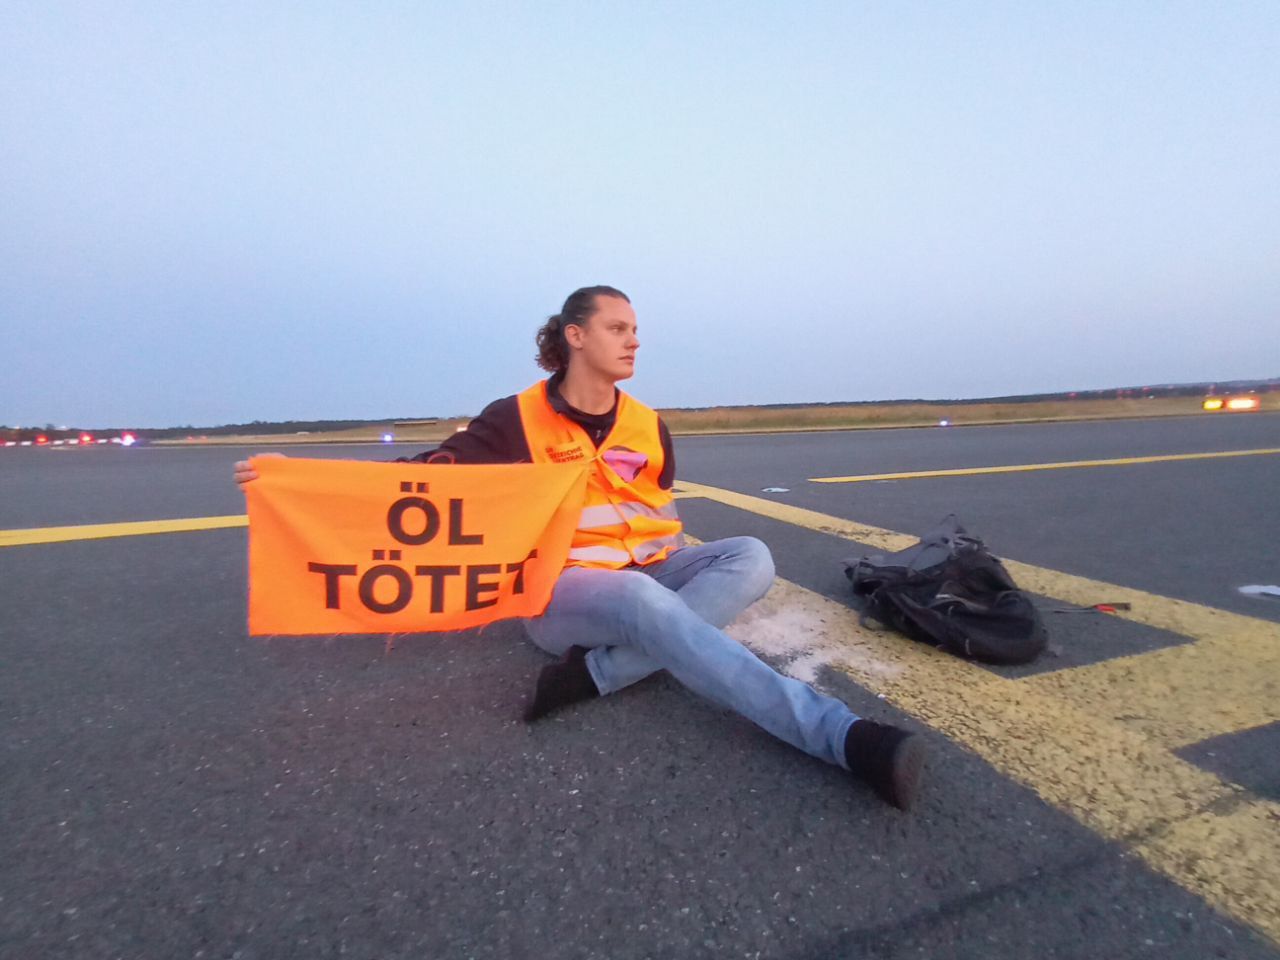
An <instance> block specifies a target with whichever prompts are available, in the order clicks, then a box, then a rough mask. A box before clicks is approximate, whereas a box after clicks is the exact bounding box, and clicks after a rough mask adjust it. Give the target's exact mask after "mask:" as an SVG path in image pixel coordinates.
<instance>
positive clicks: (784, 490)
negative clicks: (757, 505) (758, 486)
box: [760, 487, 791, 493]
mask: <svg viewBox="0 0 1280 960" xmlns="http://www.w3.org/2000/svg"><path fill="white" fill-rule="evenodd" d="M760 492H761V493H790V492H791V490H790V489H789V488H787V487H765V488H764V489H763V490H761V491H760Z"/></svg>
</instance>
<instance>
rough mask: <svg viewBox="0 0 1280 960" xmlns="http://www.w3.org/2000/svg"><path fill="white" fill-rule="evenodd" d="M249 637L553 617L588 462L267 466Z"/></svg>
mask: <svg viewBox="0 0 1280 960" xmlns="http://www.w3.org/2000/svg"><path fill="white" fill-rule="evenodd" d="M251 462H252V464H253V466H254V469H256V470H257V471H258V479H256V480H254V481H252V482H250V483H248V484H246V485H245V488H244V490H245V498H246V500H247V501H248V508H249V633H250V634H251V635H253V636H261V635H263V634H294V635H300V634H335V633H415V632H418V631H426V630H461V629H465V628H468V627H475V626H479V625H480V624H484V623H490V622H492V621H494V620H501V619H505V618H507V617H532V616H537V615H538V614H540V613H542V611H543V610H544V609H545V608H546V605H547V602H548V601H549V600H550V598H551V590H552V588H553V587H554V586H555V581H556V578H557V577H558V576H559V575H560V571H561V569H562V568H563V566H564V561H565V557H566V556H567V554H568V551H569V542H570V540H572V538H573V531H574V529H575V527H576V526H577V523H578V515H579V513H580V511H581V509H582V502H583V497H584V495H585V490H586V482H587V468H586V467H585V466H583V465H558V464H504V465H500V466H466V465H456V464H438V465H434V466H433V465H424V464H417V463H411V464H403V463H362V462H358V461H351V460H302V459H293V458H271V457H267V458H263V457H255V458H253V460H252V461H251Z"/></svg>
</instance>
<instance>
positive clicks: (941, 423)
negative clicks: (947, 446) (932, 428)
mask: <svg viewBox="0 0 1280 960" xmlns="http://www.w3.org/2000/svg"><path fill="white" fill-rule="evenodd" d="M938 426H940V427H949V426H951V421H950V420H939V421H938Z"/></svg>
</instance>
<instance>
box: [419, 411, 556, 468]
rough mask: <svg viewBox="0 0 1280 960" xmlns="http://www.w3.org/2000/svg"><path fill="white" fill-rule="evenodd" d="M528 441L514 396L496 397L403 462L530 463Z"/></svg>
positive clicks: (531, 458)
mask: <svg viewBox="0 0 1280 960" xmlns="http://www.w3.org/2000/svg"><path fill="white" fill-rule="evenodd" d="M532 460H533V457H532V456H530V454H529V443H528V441H526V440H525V438H524V427H522V426H521V424H520V407H519V405H518V403H517V401H516V398H515V396H514V395H513V396H510V397H503V398H502V399H501V400H495V401H493V403H491V404H489V405H488V406H487V407H485V408H484V410H482V411H481V412H480V416H478V417H476V418H475V419H474V420H472V421H471V422H470V423H469V424H467V429H466V430H462V431H460V432H458V433H455V434H454V435H453V436H451V437H449V438H447V439H446V440H445V441H444V442H443V443H441V444H440V446H439V447H437V448H436V449H434V450H424V451H423V452H422V453H419V454H417V455H416V456H413V457H403V458H401V460H400V461H399V462H404V463H530V462H532Z"/></svg>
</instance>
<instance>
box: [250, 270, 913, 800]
mask: <svg viewBox="0 0 1280 960" xmlns="http://www.w3.org/2000/svg"><path fill="white" fill-rule="evenodd" d="M636 329H637V328H636V315H635V311H634V310H633V309H632V305H631V301H630V300H629V299H628V297H627V296H626V295H625V294H623V293H622V292H621V291H619V290H616V289H614V288H613V287H607V286H595V287H584V288H582V289H580V290H576V291H574V292H573V293H572V294H570V295H569V297H568V299H567V300H565V303H564V306H563V307H562V308H561V310H560V312H559V313H557V314H555V315H554V316H552V317H550V318H549V319H548V320H547V322H546V323H545V324H544V325H543V326H542V328H541V329H540V330H539V331H538V334H537V345H538V357H537V361H538V364H539V366H541V367H542V368H543V369H544V370H547V371H548V372H550V373H551V377H550V378H549V379H547V380H544V381H539V382H538V383H536V384H534V385H533V386H531V387H529V388H528V389H527V390H525V391H523V392H522V393H519V394H517V395H515V396H510V397H506V398H504V399H501V400H497V401H495V402H493V403H491V404H489V406H487V407H486V408H485V409H484V411H483V412H482V413H481V414H480V416H478V417H477V418H476V419H474V420H472V421H471V423H470V424H469V425H468V427H467V429H466V430H465V431H463V432H459V433H457V434H455V435H454V436H452V437H450V438H449V439H448V440H446V441H445V442H444V443H442V444H441V445H440V446H439V448H438V449H436V450H434V451H427V452H425V453H422V454H419V455H418V456H416V457H413V458H410V459H411V460H413V461H418V462H425V463H470V464H492V463H529V462H532V463H572V462H583V461H587V462H589V463H590V464H591V472H590V474H589V478H588V486H587V494H586V500H585V502H584V504H583V508H582V513H581V516H580V519H579V523H578V529H577V530H576V531H575V533H574V537H573V541H572V544H571V547H570V550H569V556H568V560H567V562H566V565H565V568H564V570H563V572H562V573H561V574H560V577H559V579H558V580H557V581H556V585H555V589H554V591H553V594H552V597H551V601H550V603H549V604H548V606H547V608H546V610H545V611H544V612H543V614H542V615H541V616H539V617H534V618H532V619H529V620H526V621H525V626H526V630H527V632H528V634H529V636H530V638H531V639H532V640H533V642H534V643H535V644H537V645H538V646H539V647H541V648H542V649H543V650H545V651H547V652H548V653H551V654H554V655H556V656H557V657H559V658H560V659H559V660H558V661H557V662H555V663H552V664H548V665H547V666H546V667H544V668H543V669H542V671H541V673H540V674H539V676H538V678H537V682H536V685H535V688H534V691H533V694H532V697H531V699H530V700H529V702H528V704H527V706H526V709H525V712H524V719H525V720H526V721H528V722H533V721H535V720H537V719H539V718H541V717H543V716H546V715H547V714H548V713H550V712H552V711H553V710H556V709H559V708H561V707H565V706H567V705H569V704H573V703H577V702H581V701H584V700H588V699H591V698H594V697H598V696H600V695H602V694H610V693H616V692H617V691H619V690H621V689H623V688H625V687H628V686H630V685H631V684H633V683H636V682H637V681H639V680H642V679H643V678H645V677H647V676H649V675H650V674H652V673H655V672H656V671H658V670H662V669H665V670H667V671H668V672H669V673H670V674H671V675H672V676H674V677H675V678H676V679H677V680H678V681H679V682H680V683H681V684H683V685H684V686H686V687H688V688H689V689H690V690H692V691H694V692H695V693H697V694H699V695H701V696H703V697H705V698H706V699H708V700H710V701H712V702H713V703H716V704H719V705H721V706H723V707H727V708H729V709H731V710H734V711H736V712H737V713H739V714H740V715H742V716H743V717H746V718H747V719H749V720H751V721H752V722H754V723H756V724H757V725H758V726H760V727H762V728H763V729H765V730H767V731H768V732H769V733H771V734H773V735H774V736H776V737H778V738H779V739H781V740H784V741H786V742H787V743H789V744H791V745H792V746H795V747H798V748H799V749H801V750H803V751H805V752H806V753H808V754H810V755H812V756H815V757H817V758H819V759H821V760H825V761H826V762H828V763H832V764H835V765H837V766H841V767H844V768H846V769H848V770H850V771H852V772H853V773H855V774H856V775H858V776H859V777H861V778H862V779H863V780H864V781H866V782H867V783H869V784H870V785H871V786H872V787H873V788H874V789H875V791H876V792H877V793H878V794H879V795H880V796H881V797H882V798H883V799H885V800H886V801H887V802H889V803H891V804H893V805H894V806H897V807H899V808H901V809H904V810H905V809H908V808H909V807H910V806H911V804H912V801H913V800H914V797H915V795H916V793H917V790H918V786H919V782H920V777H921V768H922V763H923V759H924V745H923V742H922V740H921V738H920V737H919V736H917V735H914V734H911V733H908V732H907V731H905V730H902V729H900V728H898V727H894V726H890V725H888V724H881V723H877V722H875V721H872V720H865V719H861V718H859V717H858V716H856V715H855V714H854V713H853V712H852V711H851V710H850V709H849V707H848V706H847V705H845V704H844V703H842V702H841V701H840V700H837V699H835V698H834V697H829V696H825V695H823V694H820V693H818V692H817V691H816V690H814V689H813V688H812V687H810V686H809V685H808V684H805V683H803V682H801V681H799V680H796V679H793V678H790V677H785V676H782V675H781V674H779V673H777V672H776V671H775V670H773V669H772V668H771V667H770V666H768V665H767V664H766V663H764V662H763V661H762V660H760V659H759V658H758V657H756V656H755V655H754V654H753V653H751V651H750V650H748V649H747V648H746V647H745V646H743V645H742V644H741V643H739V642H738V641H736V640H734V639H733V638H731V637H729V636H728V635H727V634H726V633H725V632H724V631H723V629H722V628H723V627H724V626H725V625H726V624H728V623H729V622H730V621H731V620H733V619H734V617H736V616H737V615H738V614H739V613H741V612H742V611H743V610H745V609H746V608H747V607H748V606H750V605H751V604H752V603H754V602H755V601H756V600H758V599H760V598H761V597H763V596H764V594H765V593H766V592H767V591H768V589H769V586H770V585H771V583H772V582H773V576H774V566H773V558H772V556H771V555H770V553H769V548H768V547H767V546H765V544H764V543H762V542H761V541H760V540H757V539H755V538H754V537H733V538H729V539H725V540H717V541H713V542H710V543H704V544H701V545H697V546H686V545H684V544H683V536H682V527H681V523H680V519H679V516H678V514H677V511H676V504H675V500H674V498H673V497H672V494H671V487H672V482H673V480H674V477H675V456H674V452H673V450H672V444H671V436H670V433H669V432H668V430H667V428H666V425H665V424H664V423H663V422H662V420H661V418H660V417H659V416H658V414H657V413H656V412H655V411H653V410H651V409H650V408H649V407H647V406H644V405H643V404H641V403H640V402H638V401H637V400H635V399H633V398H632V397H631V396H629V395H628V394H626V393H623V392H622V391H621V390H619V389H618V388H617V386H616V385H617V383H618V382H619V381H622V380H626V379H627V378H629V377H631V376H632V375H633V373H634V372H635V360H636V352H637V351H638V350H639V347H640V341H639V340H638V339H637V338H636ZM254 476H256V473H255V472H254V471H253V470H252V468H250V467H249V465H248V463H247V462H241V463H238V464H237V465H236V479H237V480H238V481H240V482H245V481H246V480H250V479H252V478H253V477H254Z"/></svg>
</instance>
